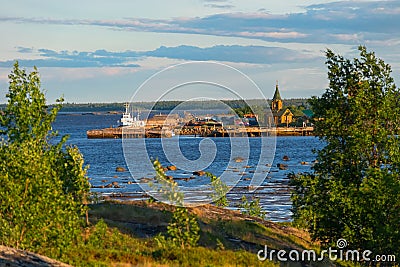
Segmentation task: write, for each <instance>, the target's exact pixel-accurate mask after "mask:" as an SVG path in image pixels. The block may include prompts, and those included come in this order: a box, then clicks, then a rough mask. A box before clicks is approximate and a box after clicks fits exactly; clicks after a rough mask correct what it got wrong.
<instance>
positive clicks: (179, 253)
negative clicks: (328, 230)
mask: <svg viewBox="0 0 400 267" xmlns="http://www.w3.org/2000/svg"><path fill="white" fill-rule="evenodd" d="M172 209H173V208H172V207H170V206H167V205H164V204H161V203H148V202H145V201H138V202H129V203H118V202H105V203H101V204H93V205H91V207H90V221H91V223H92V226H91V227H90V228H88V229H87V230H86V232H85V233H84V234H83V236H82V240H81V241H80V242H79V244H77V245H76V246H74V247H73V248H72V249H70V250H69V251H68V252H66V253H64V255H63V256H62V258H61V260H62V261H64V262H67V263H69V264H72V265H75V266H279V263H278V262H277V261H276V262H274V261H264V262H261V261H259V260H258V258H257V252H258V251H259V250H260V249H262V248H264V246H265V245H267V246H268V249H276V250H279V249H285V250H290V249H296V250H298V251H301V250H303V249H316V250H318V246H317V245H316V244H314V243H312V242H311V241H310V239H309V236H308V234H307V233H305V232H304V231H301V230H298V229H295V228H292V227H290V226H288V225H285V224H277V223H272V222H268V221H264V220H262V219H259V218H256V217H250V216H246V215H243V214H240V213H239V212H237V211H232V210H227V209H221V208H218V207H215V206H212V205H205V206H201V207H196V208H189V212H190V213H191V214H193V215H196V218H197V220H198V223H199V225H200V229H201V230H200V234H201V237H200V240H199V245H198V246H197V247H192V248H185V249H180V248H177V247H174V246H170V245H168V244H166V243H162V242H158V241H157V238H155V237H156V236H157V235H159V233H164V232H166V228H167V225H168V222H169V221H170V219H171V216H172V215H171V214H172ZM287 266H301V265H300V263H291V264H290V265H287ZM313 266H317V265H314V264H313ZM320 266H327V265H326V263H321V264H320Z"/></svg>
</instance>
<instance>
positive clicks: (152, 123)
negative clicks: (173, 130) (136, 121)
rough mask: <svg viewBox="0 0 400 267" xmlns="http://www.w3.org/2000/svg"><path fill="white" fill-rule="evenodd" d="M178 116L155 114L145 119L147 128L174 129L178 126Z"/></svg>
mask: <svg viewBox="0 0 400 267" xmlns="http://www.w3.org/2000/svg"><path fill="white" fill-rule="evenodd" d="M178 121H179V115H178V114H168V115H165V114H156V115H154V116H153V117H152V118H149V119H147V121H146V126H147V127H164V126H167V127H168V126H169V127H175V126H177V125H178Z"/></svg>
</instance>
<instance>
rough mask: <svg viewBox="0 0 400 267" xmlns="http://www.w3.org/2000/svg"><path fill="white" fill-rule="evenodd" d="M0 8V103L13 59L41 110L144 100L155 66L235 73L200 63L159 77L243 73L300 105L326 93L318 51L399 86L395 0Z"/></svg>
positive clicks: (18, 4) (24, 1)
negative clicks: (372, 55) (378, 62)
mask: <svg viewBox="0 0 400 267" xmlns="http://www.w3.org/2000/svg"><path fill="white" fill-rule="evenodd" d="M0 3H1V7H2V8H1V9H0V36H1V41H0V103H4V102H6V101H7V99H6V97H5V95H6V93H7V90H8V74H9V73H10V71H11V70H12V66H13V64H14V62H15V60H18V61H19V65H20V66H21V67H23V68H26V69H27V70H28V71H30V70H32V67H33V66H37V67H38V69H39V72H40V75H41V81H42V88H43V89H44V91H45V93H46V97H47V99H48V101H49V102H50V103H54V102H55V100H56V99H57V98H59V97H60V96H63V97H64V99H65V101H66V102H69V103H95V102H126V101H129V100H132V96H135V92H137V91H138V90H142V92H140V97H141V98H140V99H137V100H138V101H147V100H148V101H150V100H154V99H155V98H157V97H158V94H160V91H157V90H159V89H160V88H161V87H162V86H163V81H161V80H159V82H158V83H155V82H153V83H151V84H152V87H150V86H142V85H143V83H144V82H146V81H147V80H148V79H149V78H150V77H153V76H154V75H155V74H156V73H158V72H160V71H163V70H164V69H165V68H168V67H171V66H174V65H176V64H181V66H182V64H183V66H191V65H190V64H186V63H188V62H192V61H204V62H206V63H210V62H215V63H218V64H219V65H218V66H222V64H224V65H226V66H227V68H228V67H229V68H234V69H236V70H237V72H231V71H226V70H225V71H224V70H221V71H219V70H217V69H214V68H213V67H207V66H210V64H205V66H206V67H204V68H203V69H202V70H199V69H198V68H189V69H187V70H185V71H184V74H183V73H182V72H179V71H172V72H170V73H168V75H169V76H168V77H169V79H172V80H174V79H175V78H176V79H177V80H179V81H180V78H178V76H179V75H181V76H182V75H187V76H186V77H192V78H193V79H196V78H198V77H200V76H201V78H202V79H205V77H206V76H207V75H210V76H216V75H214V74H218V75H217V76H219V77H218V81H221V83H223V81H224V80H225V81H228V80H229V82H231V83H232V84H234V83H233V82H232V81H233V80H236V78H235V79H233V78H232V77H233V76H224V75H228V74H229V75H238V76H240V75H244V76H245V77H247V78H249V79H251V80H252V81H254V83H255V84H256V85H257V86H258V88H259V89H260V91H261V93H262V95H264V96H265V97H267V98H271V97H272V96H273V93H274V90H275V84H276V81H278V83H279V88H280V91H281V96H282V97H283V98H309V97H311V96H313V95H316V96H318V95H321V94H322V93H323V92H324V90H325V89H326V87H327V86H328V81H327V69H326V66H325V54H324V52H325V51H326V49H331V50H333V51H334V52H335V53H339V54H341V55H343V56H345V57H348V58H353V57H355V56H357V54H358V51H357V47H358V46H359V45H365V46H366V47H367V48H368V50H370V51H374V52H376V54H377V56H378V57H380V58H382V59H384V60H385V62H386V63H388V64H390V65H391V66H392V70H393V77H394V78H395V81H396V82H397V84H398V83H399V82H400V75H399V73H400V34H399V31H398V25H400V1H367V0H357V1H353V0H347V1H329V0H305V1H295V0H285V1H276V0H271V1H265V0H248V1H243V0H241V1H239V0H169V1H165V0H157V1H156V0H135V1H132V0H113V1H111V0H84V1H82V0H81V1H77V0H68V1H64V0H59V1H54V0H13V1H7V0H0ZM199 73H201V74H202V75H200V76H199ZM174 75H176V76H174ZM235 77H236V76H235ZM239 80H240V79H238V84H239V83H240V81H239ZM168 84H173V82H172V83H168ZM156 87H157V88H156ZM242 87H243V86H242ZM141 88H146V89H145V90H144V89H141ZM197 88H198V89H197ZM195 90H202V89H201V86H199V87H195V86H192V88H191V90H188V91H187V92H186V96H188V95H190V94H191V93H190V92H193V91H195ZM209 90H211V91H212V88H211V89H210V88H209ZM250 91H252V90H249V89H246V88H244V87H243V88H240V89H238V93H239V94H241V95H243V97H244V98H253V97H258V96H259V94H257V93H254V94H253V93H251V92H250ZM188 92H189V93H188ZM179 95H180V94H179V93H177V94H175V95H174V97H175V98H179ZM219 95H220V97H221V98H224V96H223V93H221V92H220V94H219ZM226 98H229V97H228V96H226ZM178 100H179V99H178Z"/></svg>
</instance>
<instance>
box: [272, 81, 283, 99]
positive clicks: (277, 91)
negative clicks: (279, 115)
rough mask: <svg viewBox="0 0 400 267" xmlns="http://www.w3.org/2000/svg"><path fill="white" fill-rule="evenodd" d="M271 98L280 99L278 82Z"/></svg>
mask: <svg viewBox="0 0 400 267" xmlns="http://www.w3.org/2000/svg"><path fill="white" fill-rule="evenodd" d="M272 100H282V98H281V94H280V93H279V89H278V84H277V85H276V86H275V93H274V97H273V98H272Z"/></svg>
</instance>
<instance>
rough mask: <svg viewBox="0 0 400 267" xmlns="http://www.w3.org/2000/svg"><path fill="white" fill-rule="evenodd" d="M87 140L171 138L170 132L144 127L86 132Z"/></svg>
mask: <svg viewBox="0 0 400 267" xmlns="http://www.w3.org/2000/svg"><path fill="white" fill-rule="evenodd" d="M86 135H87V138H89V139H103V138H114V139H117V138H161V137H166V138H168V137H172V131H169V130H166V129H162V128H149V129H147V128H144V127H116V128H104V129H94V130H88V131H87V132H86Z"/></svg>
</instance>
